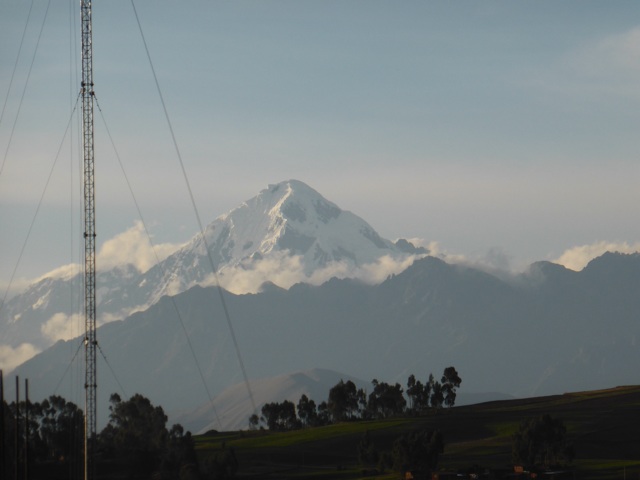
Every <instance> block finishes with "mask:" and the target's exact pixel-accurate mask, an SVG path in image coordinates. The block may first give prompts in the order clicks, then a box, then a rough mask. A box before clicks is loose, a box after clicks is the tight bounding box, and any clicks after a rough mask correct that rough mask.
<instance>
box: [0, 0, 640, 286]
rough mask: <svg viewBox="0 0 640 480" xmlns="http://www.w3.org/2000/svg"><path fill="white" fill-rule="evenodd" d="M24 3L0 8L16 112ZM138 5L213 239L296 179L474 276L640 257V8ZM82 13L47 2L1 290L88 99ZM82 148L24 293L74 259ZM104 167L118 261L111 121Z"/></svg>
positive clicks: (174, 206)
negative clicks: (570, 258)
mask: <svg viewBox="0 0 640 480" xmlns="http://www.w3.org/2000/svg"><path fill="white" fill-rule="evenodd" d="M28 3H29V2H25V1H18V0H7V1H4V2H2V4H0V96H1V97H0V99H1V100H2V102H4V98H5V96H6V95H7V91H8V85H9V80H10V78H11V73H12V71H13V66H14V62H15V60H16V55H17V52H18V47H19V44H20V38H21V35H22V31H23V28H24V25H25V20H26V16H27V12H28V8H29V5H28ZM136 7H137V9H138V13H139V16H140V21H141V23H142V26H143V29H144V32H145V35H146V40H147V43H148V46H149V49H150V53H151V56H152V58H153V61H154V67H155V69H156V72H157V74H158V79H159V82H160V85H161V88H162V90H163V95H164V99H165V101H166V105H167V108H168V111H169V114H170V115H171V120H172V123H173V127H174V130H175V133H176V137H177V140H178V143H179V146H180V149H181V153H182V157H183V160H184V163H185V167H186V169H187V172H188V174H189V178H190V181H191V186H192V188H193V193H194V196H195V199H196V202H197V204H198V208H199V211H200V215H201V217H202V219H203V221H204V222H205V223H208V222H210V221H212V220H213V219H214V218H215V217H217V216H218V215H220V214H222V213H225V212H226V211H228V210H229V209H231V208H233V207H235V206H237V205H239V204H240V203H241V202H242V201H244V200H247V199H248V198H250V197H252V196H254V195H255V194H257V193H258V192H259V191H260V190H261V189H263V188H266V187H267V185H268V184H269V183H276V182H279V181H282V180H286V179H289V178H296V179H299V180H302V181H304V182H306V183H308V184H309V185H310V186H312V187H313V188H315V189H316V190H318V191H319V192H320V193H322V194H323V195H324V196H325V197H327V198H328V199H329V200H331V201H333V202H335V203H337V204H338V205H339V206H340V207H341V208H343V209H346V210H350V211H352V212H354V213H356V214H357V215H359V216H361V217H363V218H364V219H365V220H367V221H368V222H369V223H370V224H371V225H372V226H373V227H374V228H375V229H376V230H377V231H378V232H379V233H380V234H381V235H383V236H384V237H387V238H391V239H394V238H398V237H408V238H420V239H423V240H424V241H425V242H433V241H437V242H438V244H439V248H440V250H441V251H443V252H447V253H448V254H450V255H462V256H465V257H466V258H469V259H472V260H482V259H485V260H489V261H490V260H492V259H493V260H496V259H498V260H500V262H499V263H501V264H502V265H504V261H505V259H508V260H509V261H510V265H511V266H512V267H521V266H522V265H525V264H527V263H529V262H531V261H535V260H555V259H558V258H559V257H560V256H561V255H562V254H563V253H564V252H566V251H570V252H572V253H573V254H575V255H578V256H580V255H582V256H584V255H587V256H588V255H593V254H594V252H595V253H597V252H598V251H599V249H600V250H601V249H602V246H603V245H605V244H606V245H609V246H613V247H615V246H622V247H623V248H627V249H628V250H630V251H632V250H635V249H636V248H637V245H638V243H639V242H640V223H639V222H637V216H638V214H637V209H638V205H640V189H638V181H639V180H640V166H639V165H640V163H639V162H638V155H639V148H638V144H639V142H638V133H637V130H638V125H639V124H640V122H639V120H640V108H639V107H640V15H639V14H640V5H639V4H638V3H637V2H631V1H619V2H601V1H599V2H596V1H565V2H555V1H519V2H506V1H502V2H494V1H483V2H477V1H457V2H424V1H405V2H390V1H385V2H381V1H372V0H367V1H364V0H363V1H344V0H342V1H327V0H322V1H315V2H312V1H224V2H222V1H204V0H201V1H193V2H175V1H167V0H153V1H151V0H144V1H138V2H136ZM45 8H46V2H45V1H42V0H38V1H35V3H34V8H33V13H32V19H31V23H30V24H29V25H28V28H27V33H26V36H25V44H24V46H23V51H22V55H21V57H20V59H19V62H18V68H17V70H16V74H15V79H14V82H13V86H12V89H11V91H10V94H9V97H8V102H7V107H6V109H5V113H4V118H3V120H2V123H1V124H0V154H2V155H4V153H5V150H6V149H7V145H8V139H9V136H10V133H11V131H12V126H13V123H14V119H15V115H16V111H17V106H18V102H19V99H20V97H21V94H22V91H23V88H24V82H25V78H26V74H27V71H28V68H29V64H30V62H31V58H32V55H33V49H34V46H35V42H36V38H37V33H38V30H39V28H40V23H41V21H42V18H43V15H44V11H45ZM77 9H78V8H77V1H76V0H74V1H62V0H56V1H54V2H51V6H50V11H49V14H48V18H47V22H46V24H45V26H44V30H43V35H42V40H41V44H40V48H39V49H38V52H37V54H36V57H35V61H34V64H33V71H32V74H31V78H30V81H29V84H28V88H27V90H26V93H25V99H24V102H23V105H22V109H21V111H20V115H19V117H18V120H17V123H16V128H15V133H14V135H13V139H12V142H11V144H10V147H9V150H8V154H7V155H6V162H5V167H4V169H3V172H2V175H0V224H1V225H2V229H1V231H0V245H1V247H0V271H1V272H2V273H1V274H0V276H1V278H0V284H2V285H6V282H7V281H8V278H9V277H10V273H11V271H12V270H13V268H14V265H15V262H16V260H17V257H18V255H19V253H20V249H21V247H22V244H23V242H24V239H25V236H26V234H27V230H28V228H29V224H30V222H31V219H32V218H33V214H34V212H35V208H36V206H37V203H38V200H39V198H40V195H41V194H42V191H43V187H44V184H45V182H46V179H47V176H48V172H49V170H50V169H51V165H52V163H53V160H54V158H55V155H56V152H57V150H58V147H59V145H60V143H61V142H62V139H63V133H64V131H65V126H66V123H67V120H68V119H69V115H70V110H71V106H72V105H73V100H74V98H75V95H76V94H77V87H76V85H77V83H76V82H77V76H76V73H75V70H76V67H77V65H76V63H77V60H76V59H77V55H76V54H75V53H74V51H73V49H74V48H76V47H74V46H73V43H74V42H76V40H75V34H74V33H73V32H72V30H71V29H70V24H73V23H74V22H75V24H76V28H77V23H78V19H77V18H76V17H77V15H78V12H77ZM93 9H94V64H95V71H94V78H95V82H96V95H97V98H98V101H99V103H100V106H101V107H102V111H103V113H104V116H105V118H106V121H107V124H108V127H109V129H110V131H111V134H112V136H113V138H114V141H115V144H116V147H117V149H118V152H119V154H120V157H121V158H122V161H123V163H124V166H125V168H126V170H127V173H128V175H129V181H130V182H131V184H132V186H133V188H134V192H135V194H136V196H137V199H138V202H139V204H140V206H141V208H142V211H143V215H144V217H145V220H146V221H147V223H148V224H149V227H150V229H151V231H152V232H153V234H154V240H155V241H156V242H158V243H176V242H182V241H185V240H187V239H188V238H190V237H191V236H192V235H193V234H195V233H196V232H197V229H198V227H197V223H196V220H195V216H194V214H193V212H192V210H191V205H190V201H189V195H188V192H187V190H186V187H185V184H184V181H183V179H182V174H181V171H180V166H179V163H178V160H177V157H176V155H175V151H174V148H173V145H172V143H171V139H170V134H169V130H168V128H167V125H166V122H165V120H164V117H163V113H162V106H161V104H160V101H159V98H158V95H157V92H156V90H155V84H154V80H153V77H152V74H151V71H150V67H149V64H148V62H147V59H146V55H145V52H144V47H143V44H142V41H141V38H140V35H139V32H138V30H137V25H136V21H135V17H134V14H133V10H132V7H131V4H130V2H129V1H124V0H110V1H108V2H99V1H96V2H94V5H93ZM74 122H75V121H74ZM72 135H73V139H74V140H73V142H72V143H74V147H73V151H72V150H71V149H70V147H69V144H70V142H69V141H68V140H65V142H64V144H63V148H62V151H61V152H62V153H61V155H60V158H59V160H58V163H57V164H56V166H55V169H54V173H53V176H52V179H51V182H50V185H49V188H48V189H47V192H46V194H45V197H44V205H43V207H42V209H41V211H40V213H39V216H38V218H37V220H36V224H35V226H34V229H33V232H32V235H31V237H30V239H29V243H28V244H27V247H26V250H25V255H24V257H23V260H22V262H21V263H20V266H19V267H18V271H17V272H16V277H17V278H18V279H21V278H25V279H26V278H33V277H35V276H37V275H39V274H42V273H45V272H46V271H48V270H51V269H52V268H55V267H56V266H59V265H63V264H67V263H71V262H72V261H77V260H78V257H79V254H78V251H79V250H80V249H79V246H78V238H77V237H78V234H77V231H79V228H80V227H79V219H80V213H79V210H78V205H79V202H80V200H79V189H78V186H77V185H78V178H77V177H78V174H77V173H78V159H77V150H78V149H77V136H78V130H77V128H75V130H74V132H73V134H72ZM74 152H75V153H74ZM3 159H4V157H3ZM96 162H97V167H96V168H97V174H98V177H97V179H96V189H97V190H96V191H97V222H98V226H97V232H98V239H99V241H100V242H104V241H106V240H107V239H110V238H112V237H114V236H115V235H117V234H119V233H121V232H124V231H126V230H127V229H130V228H131V227H132V226H133V225H134V222H135V220H136V219H137V212H136V210H135V207H134V205H133V203H132V201H131V200H130V196H129V193H128V189H127V186H126V182H125V180H124V178H123V176H122V174H121V172H120V168H119V166H118V163H117V160H116V158H115V155H114V152H113V149H112V147H111V145H110V141H109V139H108V137H107V135H106V132H105V128H104V125H103V123H102V120H101V117H100V114H99V113H98V112H97V111H96ZM72 235H75V236H76V238H75V240H73V242H75V245H74V243H73V242H71V241H70V237H71V236H72ZM594 245H595V246H594ZM590 246H593V247H590ZM576 247H581V249H576Z"/></svg>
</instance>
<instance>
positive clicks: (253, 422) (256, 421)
mask: <svg viewBox="0 0 640 480" xmlns="http://www.w3.org/2000/svg"><path fill="white" fill-rule="evenodd" d="M259 426H260V417H259V416H258V414H257V413H253V414H252V415H251V416H250V417H249V430H257V429H258V427H259Z"/></svg>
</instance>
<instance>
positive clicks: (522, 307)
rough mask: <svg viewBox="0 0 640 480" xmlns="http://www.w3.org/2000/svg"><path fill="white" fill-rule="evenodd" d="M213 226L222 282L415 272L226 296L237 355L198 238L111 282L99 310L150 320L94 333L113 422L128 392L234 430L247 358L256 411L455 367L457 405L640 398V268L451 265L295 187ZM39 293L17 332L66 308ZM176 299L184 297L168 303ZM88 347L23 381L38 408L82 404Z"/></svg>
mask: <svg viewBox="0 0 640 480" xmlns="http://www.w3.org/2000/svg"><path fill="white" fill-rule="evenodd" d="M260 212H262V213H260ZM249 219H250V220H249ZM261 222H262V223H261ZM254 224H255V226H254V227H251V225H254ZM213 225H215V226H210V227H208V228H207V232H206V235H207V238H208V239H209V240H210V241H208V242H207V243H208V245H209V246H210V251H211V252H212V257H213V259H214V261H216V262H219V264H220V265H221V267H220V271H221V275H224V268H227V269H228V270H227V271H231V270H232V269H234V268H239V269H251V268H252V265H255V264H252V263H251V262H254V261H262V260H264V259H266V258H268V257H269V256H270V255H271V258H272V259H275V258H276V257H277V258H280V259H284V258H286V256H287V255H288V254H289V252H292V251H293V252H297V254H298V256H297V257H296V259H297V260H296V262H299V264H300V265H304V267H303V269H304V270H305V272H306V273H305V274H304V275H305V276H306V277H307V278H311V277H312V276H313V275H314V272H317V271H319V270H321V269H323V268H326V266H327V265H330V264H332V263H331V262H333V263H334V264H335V263H336V262H338V263H339V264H341V265H346V266H347V267H348V266H353V267H357V266H361V265H363V264H366V263H367V262H375V261H376V259H379V258H380V256H387V257H388V258H397V259H400V260H402V259H414V260H415V261H413V263H412V264H411V266H409V267H408V268H406V269H404V270H402V271H400V272H399V273H397V274H394V275H389V276H388V277H387V278H386V280H384V281H382V282H380V283H373V284H372V283H371V282H370V283H366V282H364V281H362V280H359V279H353V278H332V279H330V280H328V281H326V282H324V283H321V284H320V285H310V284H308V283H298V284H295V285H293V286H291V287H290V288H288V289H285V288H280V287H278V286H276V285H275V284H273V283H266V284H264V285H263V286H262V289H261V290H260V291H259V292H257V293H251V294H233V293H229V292H223V298H224V299H225V303H226V307H227V308H228V312H229V314H230V318H231V322H232V326H233V329H234V336H235V340H236V341H237V345H238V347H239V350H236V349H235V345H234V339H233V338H232V335H231V332H230V329H229V325H228V324H227V321H226V318H225V314H224V308H223V305H222V304H221V302H220V298H221V297H220V295H219V291H216V288H215V287H211V286H201V285H198V282H201V283H203V284H205V285H206V278H207V276H208V275H209V273H207V270H206V263H208V259H207V258H206V255H205V252H204V250H203V245H202V243H201V241H200V240H198V238H195V239H194V240H193V241H192V242H190V243H189V244H188V245H187V246H185V247H184V248H183V249H181V250H180V251H178V252H176V253H175V254H174V255H173V256H171V257H169V258H168V259H167V260H166V261H165V262H163V266H162V268H160V267H154V268H152V269H151V270H149V272H145V273H144V274H140V273H139V272H138V273H136V272H135V271H133V270H132V269H128V268H123V269H120V270H113V271H111V272H105V273H104V275H111V277H110V278H112V279H113V283H109V284H107V286H105V287H101V288H103V289H104V292H103V294H102V295H101V305H102V306H103V307H102V308H104V309H108V308H112V309H113V310H111V311H124V310H126V309H127V308H131V307H132V306H134V305H138V306H140V305H149V306H148V307H146V308H144V309H143V308H142V307H140V310H139V311H137V312H135V313H132V314H131V315H129V316H127V317H126V318H124V317H123V320H121V321H114V322H111V323H107V324H105V325H103V326H102V327H101V328H100V329H99V331H98V340H99V345H100V350H101V353H104V354H105V355H106V358H107V359H108V362H105V361H104V358H103V357H99V361H100V364H99V379H98V391H99V395H100V398H99V402H98V405H99V415H100V416H101V419H102V420H101V421H105V420H106V415H107V411H108V410H107V404H108V397H109V395H110V393H112V392H116V391H119V392H120V393H121V395H125V396H128V395H132V394H133V393H141V394H143V395H146V396H148V397H149V398H150V399H151V400H152V401H153V402H154V403H156V404H160V405H162V406H163V407H164V408H165V409H166V410H168V411H170V412H174V413H175V412H179V411H180V412H183V413H184V412H189V411H194V410H196V413H194V414H192V415H191V416H190V415H188V414H187V413H184V415H183V416H182V417H180V418H184V419H185V420H186V421H188V422H190V423H189V424H190V428H193V429H194V430H199V429H201V428H208V427H209V426H210V420H211V418H212V415H211V412H210V411H207V408H208V407H207V404H210V403H211V400H213V401H214V403H216V402H220V403H216V405H218V406H219V407H220V408H219V409H218V410H219V411H218V415H219V416H220V417H221V418H223V417H225V416H226V418H233V419H234V420H233V421H231V420H229V423H228V425H237V424H238V422H240V421H241V417H242V415H244V414H245V413H246V410H242V412H244V413H238V412H240V410H241V409H238V408H236V407H237V406H238V405H239V404H242V403H244V405H246V402H247V400H248V398H249V397H248V393H247V392H246V386H245V388H244V389H243V388H242V386H243V385H244V382H243V375H242V369H241V367H240V359H239V356H238V352H239V353H240V358H241V359H242V362H243V364H244V366H245V367H246V372H247V374H248V376H249V378H250V379H251V384H253V385H255V387H256V391H261V389H263V390H262V393H260V395H256V399H257V400H256V401H261V400H262V401H279V400H283V399H284V398H286V395H290V394H294V395H297V394H298V392H301V391H303V388H302V387H304V388H307V389H310V388H311V386H310V385H311V384H310V383H309V379H308V378H306V379H305V377H301V376H299V375H298V376H297V377H296V376H295V375H293V376H294V377H296V378H297V383H296V382H294V383H296V385H297V386H296V387H295V388H294V387H287V388H285V387H283V386H282V387H278V388H280V390H281V391H278V388H275V387H274V385H276V384H278V385H281V384H283V382H284V383H286V382H285V381H284V380H283V378H284V377H280V379H279V380H277V381H276V380H273V378H274V377H278V376H280V375H283V374H287V373H288V372H314V371H315V372H316V375H317V372H319V371H332V372H334V374H333V375H330V376H328V377H327V380H326V381H323V382H320V381H318V384H321V385H322V388H326V383H327V382H334V380H335V379H336V375H342V374H335V372H345V374H344V375H346V374H349V375H353V377H355V378H358V379H362V380H363V381H365V382H370V381H371V379H373V378H377V379H379V380H381V381H386V382H396V381H397V382H399V383H401V384H402V385H405V384H406V380H407V377H408V376H409V375H410V374H414V375H416V377H417V378H418V379H421V380H422V381H425V380H426V379H427V377H428V375H429V373H433V374H434V375H436V376H439V375H440V374H441V373H442V371H443V369H444V368H445V367H447V366H450V365H453V366H455V367H456V369H457V370H458V372H459V373H460V376H461V377H462V386H461V389H460V390H461V393H463V392H502V393H504V394H510V395H514V396H531V395H543V394H551V393H562V392H567V391H577V390H587V389H596V388H603V387H612V386H616V385H621V384H634V383H638V374H637V368H636V366H637V365H638V362H639V361H640V347H639V346H638V329H639V325H640V324H639V322H638V320H639V313H638V312H640V295H638V293H639V292H640V254H632V255H623V254H617V253H607V254H605V255H603V256H601V257H599V258H596V259H594V260H592V261H591V262H590V263H589V264H588V266H587V267H586V268H584V269H583V270H582V271H580V272H575V271H572V270H568V269H566V268H564V267H562V266H559V265H556V264H553V263H549V262H538V263H534V264H533V265H531V266H530V268H529V269H528V270H527V271H526V272H525V273H522V274H518V275H508V274H505V273H496V272H488V271H483V270H481V269H478V268H472V267H468V266H463V265H452V264H448V263H446V262H445V261H443V260H442V259H438V258H435V257H431V256H425V253H426V252H424V251H420V250H417V249H415V247H413V246H411V245H410V244H408V243H407V244H406V245H405V244H403V243H402V242H397V243H396V244H393V243H391V242H389V241H386V240H383V239H381V238H380V237H379V236H378V235H377V234H376V233H375V231H374V230H373V229H371V227H369V226H368V225H367V224H366V223H365V222H364V221H363V220H360V219H359V218H358V217H355V216H354V215H352V214H348V213H347V212H342V211H340V210H339V209H337V207H335V206H333V204H331V203H329V202H327V201H326V200H323V199H322V197H321V196H319V195H318V194H316V193H315V192H314V191H313V190H311V189H310V188H309V187H307V186H305V185H304V184H301V183H300V182H295V181H290V182H284V183H281V184H279V185H277V186H272V187H270V188H269V189H267V190H265V191H263V192H261V194H260V195H259V196H258V197H256V198H255V199H253V200H251V201H249V202H247V203H246V204H244V205H243V206H241V207H239V208H238V209H235V210H233V211H232V212H230V213H229V214H228V215H226V216H223V217H220V218H219V219H218V220H216V222H214V224H213ZM249 232H251V233H249ZM341 235H344V236H345V238H346V239H347V240H345V241H344V243H341V242H340V238H341ZM250 239H252V240H250ZM283 239H284V240H283ZM249 242H253V243H252V244H249ZM245 247H246V248H245ZM341 271H343V272H344V271H345V270H341ZM141 275H142V277H141ZM67 281H68V280H67ZM42 282H43V283H41V284H40V286H39V287H38V288H37V289H36V288H35V287H33V289H32V290H30V292H31V293H33V294H34V296H33V297H32V298H30V299H29V301H27V300H26V298H27V297H23V300H21V301H23V302H24V305H26V304H28V303H29V302H31V303H30V304H29V305H30V307H29V308H30V310H29V309H26V310H22V311H20V310H19V309H18V308H17V307H16V305H18V304H17V303H14V304H13V306H12V308H14V307H15V309H14V310H13V312H21V313H15V314H14V317H12V318H13V320H15V321H14V323H15V324H19V323H21V322H22V321H23V320H24V319H25V318H29V315H32V314H33V312H35V311H37V310H46V311H47V312H48V313H49V314H51V313H52V312H55V311H56V309H57V308H58V306H59V305H60V303H59V302H61V300H59V299H58V297H57V295H56V294H55V291H54V290H55V289H54V284H55V283H56V280H55V279H50V280H49V281H47V280H46V279H45V280H43V281H42ZM122 285H125V286H127V287H126V288H125V287H123V286H122ZM172 285H173V286H174V287H175V286H176V285H177V287H175V294H173V296H168V295H166V294H167V293H172V292H174V290H172V289H173V288H174V287H171V286H172ZM46 288H48V290H46ZM68 288H69V284H68V283H67V284H66V286H65V289H67V290H68ZM38 289H41V290H38ZM36 291H39V293H40V294H41V296H40V297H38V298H36V297H37V294H35V292H36ZM46 292H49V293H46ZM116 292H117V294H116ZM27 294H29V292H27ZM27 294H25V295H27ZM67 296H68V293H67ZM156 297H159V298H157V299H156ZM14 300H16V299H14ZM120 300H122V302H121V303H117V302H118V301H120ZM152 300H153V301H152ZM127 302H128V303H127ZM122 303H125V304H126V305H127V306H125V307H123V306H122ZM178 312H179V315H178ZM16 316H17V317H18V318H17V319H16ZM34 330H37V328H36V327H34ZM3 340H4V337H3ZM81 345H82V343H81V340H80V339H75V340H71V341H60V342H58V343H56V344H54V345H53V346H51V347H50V348H48V349H47V350H45V351H44V352H42V353H41V354H39V355H37V356H36V357H34V358H32V359H31V360H29V361H27V362H26V363H24V364H22V365H21V366H20V367H18V368H17V369H16V370H15V373H16V374H18V375H20V377H23V378H25V377H28V378H29V379H30V382H31V383H30V388H31V395H32V398H34V399H35V398H39V397H44V396H48V395H50V394H52V393H57V394H61V395H63V396H65V392H67V391H72V389H73V388H76V393H77V388H78V387H77V384H78V382H77V375H78V370H79V369H80V367H74V368H75V370H72V371H69V365H70V362H71V359H72V358H74V356H75V355H76V354H77V352H78V351H79V349H80V348H81ZM318 369H320V370H318ZM260 379H271V380H269V381H262V382H261V380H260ZM265 382H266V385H265ZM334 383H335V382H334ZM238 384H240V386H236V387H234V388H233V389H232V391H229V390H227V389H229V388H230V387H231V386H233V385H238ZM269 384H270V385H271V387H274V388H268V386H269ZM73 385H76V387H73ZM300 385H302V386H300ZM298 387H300V388H298ZM123 390H124V391H123ZM225 390H227V391H226V392H225ZM274 390H275V391H274ZM264 391H268V392H269V394H268V395H267V394H265V393H264ZM291 392H294V393H291ZM326 393H328V389H327V391H326ZM325 395H326V394H325ZM274 397H276V398H274ZM278 397H280V398H278ZM325 399H326V398H314V400H316V401H317V402H320V401H322V400H325ZM225 405H226V406H228V407H229V408H231V410H228V409H227V407H225ZM232 407H233V408H232ZM257 407H258V408H260V407H261V405H259V404H258V405H257ZM232 410H233V411H232ZM100 412H101V413H100ZM197 412H201V415H200V416H198V414H197ZM234 422H235V423H234Z"/></svg>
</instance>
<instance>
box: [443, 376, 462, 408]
mask: <svg viewBox="0 0 640 480" xmlns="http://www.w3.org/2000/svg"><path fill="white" fill-rule="evenodd" d="M441 381H442V393H443V395H444V404H445V405H446V406H447V407H449V408H451V407H453V405H454V404H455V403H456V389H457V388H458V387H460V383H462V379H461V378H460V376H459V375H458V372H457V371H456V369H455V368H454V367H447V368H445V369H444V373H443V374H442V379H441Z"/></svg>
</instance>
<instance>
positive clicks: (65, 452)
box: [33, 395, 84, 460]
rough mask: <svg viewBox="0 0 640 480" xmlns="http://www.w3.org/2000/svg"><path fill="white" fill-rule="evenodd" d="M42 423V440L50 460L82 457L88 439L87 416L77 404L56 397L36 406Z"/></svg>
mask: <svg viewBox="0 0 640 480" xmlns="http://www.w3.org/2000/svg"><path fill="white" fill-rule="evenodd" d="M33 410H34V413H35V415H34V416H35V418H36V419H37V421H38V422H39V437H40V440H41V442H42V444H43V448H44V451H45V452H46V456H47V459H48V460H58V459H61V458H64V459H68V458H71V457H73V456H75V455H81V454H82V451H83V438H84V413H83V412H82V410H81V409H80V408H79V407H78V406H76V405H75V404H74V403H71V402H67V401H66V400H65V399H64V398H62V397H60V396H57V395H52V396H50V397H49V398H48V399H45V400H43V401H42V403H40V404H39V405H38V404H35V405H34V408H33Z"/></svg>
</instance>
